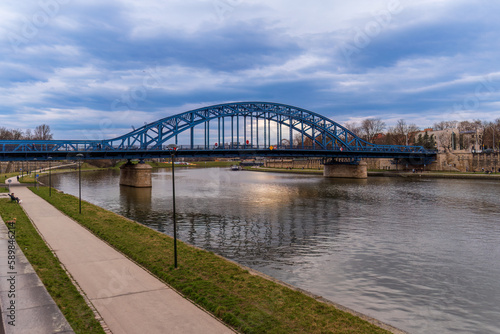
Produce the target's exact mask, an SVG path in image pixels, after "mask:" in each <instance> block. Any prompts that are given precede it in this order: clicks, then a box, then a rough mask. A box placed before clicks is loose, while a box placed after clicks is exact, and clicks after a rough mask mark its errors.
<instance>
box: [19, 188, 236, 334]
mask: <svg viewBox="0 0 500 334" xmlns="http://www.w3.org/2000/svg"><path fill="white" fill-rule="evenodd" d="M10 185H11V191H12V192H15V194H16V196H18V197H19V198H20V199H21V200H22V202H21V205H22V207H23V209H24V210H25V212H26V213H27V215H28V216H29V218H30V219H31V221H32V222H33V223H34V224H35V226H36V228H37V229H38V231H39V232H40V234H41V235H42V237H43V238H44V239H45V242H46V243H47V244H48V245H49V247H50V248H51V249H52V250H53V251H54V252H55V254H56V255H57V257H58V258H59V260H60V261H61V263H62V264H63V265H64V267H65V268H66V270H67V271H68V272H69V273H70V274H71V276H72V277H73V279H74V280H75V281H76V282H77V284H78V286H79V287H80V288H81V290H82V291H83V292H84V293H85V295H86V296H87V298H88V299H89V300H90V302H91V303H92V305H93V306H94V307H95V309H96V310H97V312H98V313H99V315H100V317H101V318H102V322H103V323H104V324H105V326H103V327H104V328H105V330H106V331H107V332H111V333H114V334H121V333H127V334H132V333H134V334H135V333H193V334H194V333H207V334H210V333H214V334H215V333H217V334H219V333H234V331H233V330H232V329H230V328H228V327H227V326H225V325H224V324H223V323H221V322H220V321H218V320H217V319H215V318H214V317H212V316H211V315H210V314H208V313H207V312H205V311H204V310H202V309H200V308H199V307H197V306H196V305H194V304H193V303H192V302H190V301H189V300H187V299H185V298H183V297H182V296H181V295H179V294H178V293H177V292H176V291H174V290H173V289H171V288H170V287H169V286H167V285H166V284H165V283H163V282H161V281H160V280H158V279H157V278H155V277H153V276H152V275H151V274H150V273H148V272H147V271H146V270H144V269H143V268H141V267H140V266H138V265H137V264H135V263H134V262H132V261H131V260H129V259H128V258H126V257H125V256H124V255H123V254H121V253H119V252H118V251H116V250H115V249H114V248H112V247H111V246H109V245H108V244H106V243H105V242H103V241H102V240H100V239H99V238H97V237H96V236H95V235H93V234H92V233H90V232H89V231H88V230H87V229H85V228H83V227H82V226H81V225H80V224H78V223H77V222H75V221H74V220H72V219H71V218H69V217H67V216H66V215H64V214H62V213H61V212H60V211H58V210H57V209H56V208H54V207H53V206H52V205H50V204H49V203H47V202H46V201H44V200H43V199H41V198H40V197H38V196H37V195H36V194H34V193H33V192H32V191H30V190H29V189H27V187H26V186H24V185H22V184H19V183H18V182H17V180H16V179H15V178H11V184H10Z"/></svg>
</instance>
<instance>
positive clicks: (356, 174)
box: [323, 161, 368, 179]
mask: <svg viewBox="0 0 500 334" xmlns="http://www.w3.org/2000/svg"><path fill="white" fill-rule="evenodd" d="M323 176H324V177H336V178H350V179H367V178H368V171H367V165H366V162H364V161H360V162H359V163H358V164H350V163H342V162H335V161H331V162H328V163H325V168H324V170H323Z"/></svg>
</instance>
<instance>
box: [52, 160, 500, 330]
mask: <svg viewBox="0 0 500 334" xmlns="http://www.w3.org/2000/svg"><path fill="white" fill-rule="evenodd" d="M118 180H119V172H118V171H99V172H85V173H82V198H83V199H84V200H87V201H89V202H92V203H94V204H97V205H99V206H101V207H103V208H105V209H108V210H111V211H114V212H116V213H118V214H121V215H123V216H126V217H128V218H131V219H133V220H136V221H138V222H140V223H142V224H145V225H148V226H150V227H152V228H154V229H157V230H159V231H161V232H164V233H167V234H169V235H172V212H171V208H172V197H171V194H172V188H171V183H172V179H171V173H170V170H167V169H165V170H162V169H158V170H154V172H153V188H152V189H134V188H129V187H123V186H119V182H118ZM52 182H53V185H54V187H56V188H58V189H60V190H62V191H64V192H66V193H70V194H73V195H76V196H78V175H77V174H76V173H75V174H61V175H53V176H52ZM499 193H500V182H498V181H487V180H444V179H443V180H440V179H433V180H424V179H418V180H411V179H405V178H377V177H372V178H369V179H367V180H342V179H325V178H323V177H321V176H311V175H296V174H276V173H258V172H250V171H238V172H235V171H230V170H229V169H222V168H207V169H185V168H178V169H176V199H177V200H176V204H177V212H178V213H180V215H179V217H180V218H179V219H178V230H179V231H178V237H179V239H181V240H183V241H185V242H188V243H190V244H193V245H196V246H199V247H202V248H204V249H207V250H210V251H213V252H215V253H218V254H220V255H222V256H224V257H226V258H228V259H231V260H234V261H236V262H238V263H241V264H243V265H246V266H248V267H251V268H254V269H256V270H259V271H261V272H263V273H265V274H267V275H270V276H273V277H275V278H277V279H279V280H282V281H285V282H287V283H290V284H292V285H294V286H297V287H300V288H302V289H305V290H308V291H311V292H313V293H315V294H317V295H321V296H323V297H324V298H327V299H329V300H332V301H334V302H337V303H339V304H342V305H345V306H347V307H349V308H352V309H354V310H356V311H358V312H361V313H364V314H367V315H369V316H372V317H374V318H377V319H379V320H381V321H383V322H386V323H388V324H391V325H393V326H395V327H398V328H401V329H403V330H406V331H408V332H410V333H500V210H499V207H500V199H499ZM179 258H180V263H181V264H182V254H179Z"/></svg>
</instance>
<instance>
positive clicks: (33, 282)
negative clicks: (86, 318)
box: [0, 194, 74, 334]
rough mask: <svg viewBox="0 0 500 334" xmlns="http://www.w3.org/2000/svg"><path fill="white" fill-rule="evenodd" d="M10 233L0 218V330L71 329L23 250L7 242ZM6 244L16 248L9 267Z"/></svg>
mask: <svg viewBox="0 0 500 334" xmlns="http://www.w3.org/2000/svg"><path fill="white" fill-rule="evenodd" d="M2 195H3V194H2ZM13 231H15V230H13ZM11 235H12V234H11ZM11 235H9V233H8V229H7V225H5V223H4V222H3V220H2V218H0V309H1V310H2V320H3V333H6V334H10V333H12V334H21V333H25V334H47V333H60V334H62V333H65V334H70V333H74V332H73V330H72V329H71V326H70V325H69V324H68V322H67V321H66V319H65V318H64V316H63V314H62V313H61V311H60V310H59V308H58V307H57V305H56V303H55V302H54V300H53V299H52V297H51V296H50V295H49V293H48V292H47V289H45V286H44V285H43V283H42V282H41V281H40V278H38V276H37V274H36V272H35V270H34V269H33V267H32V266H31V265H30V263H29V262H28V260H27V259H26V257H25V256H24V254H23V252H22V250H21V249H20V248H19V247H18V245H17V244H13V243H10V242H9V240H12V239H10V238H9V237H10V236H11ZM9 246H10V248H11V249H14V250H15V255H14V256H13V257H14V258H13V260H14V261H15V262H14V263H13V264H12V267H11V266H10V265H9V264H8V261H9V259H8V257H9V253H8V251H7V250H8V249H9ZM1 323H2V321H0V326H1V325H2V324H1ZM1 330H2V328H0V332H2V331H1Z"/></svg>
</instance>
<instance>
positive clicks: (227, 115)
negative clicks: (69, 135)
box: [0, 102, 435, 164]
mask: <svg viewBox="0 0 500 334" xmlns="http://www.w3.org/2000/svg"><path fill="white" fill-rule="evenodd" d="M174 147H176V148H175V155H176V156H179V157H242V158H247V157H256V156H257V157H321V158H325V159H333V160H335V159H338V160H339V161H340V160H342V161H350V162H352V163H356V162H357V161H359V159H361V158H393V159H403V160H407V161H411V163H412V164H424V163H426V164H428V163H429V162H431V161H432V160H434V159H435V152H433V151H429V150H426V149H424V148H423V147H420V146H394V145H376V144H372V143H370V142H367V141H365V140H363V139H361V138H359V137H358V136H356V135H355V134H354V133H353V132H351V131H349V130H348V129H346V128H345V127H343V126H341V125H340V124H338V123H336V122H334V121H332V120H330V119H328V118H326V117H324V116H322V115H319V114H317V113H314V112H311V111H308V110H305V109H301V108H297V107H293V106H289V105H284V104H279V103H268V102H238V103H227V104H220V105H214V106H209V107H205V108H199V109H196V110H191V111H187V112H184V113H181V114H177V115H173V116H169V117H166V118H163V119H160V120H158V121H156V122H153V123H149V124H146V125H144V126H142V127H140V128H138V129H134V130H133V131H132V132H129V133H127V134H124V135H122V136H119V137H116V138H112V139H106V140H35V141H33V140H29V141H27V140H3V141H0V161H20V160H35V159H36V160H37V161H44V160H47V159H53V160H76V159H78V158H82V159H141V160H142V159H150V158H161V157H166V156H170V155H171V154H172V150H173V148H174Z"/></svg>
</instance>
